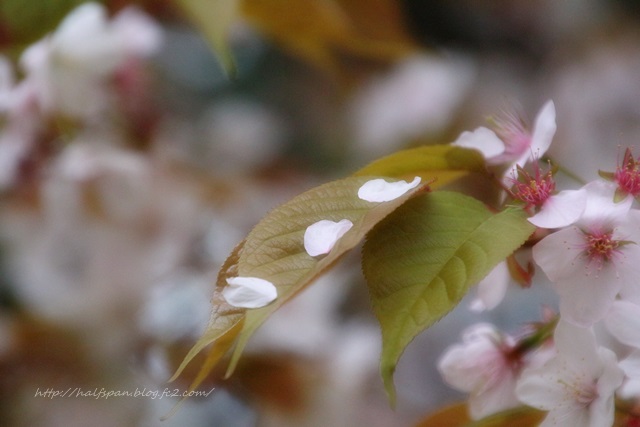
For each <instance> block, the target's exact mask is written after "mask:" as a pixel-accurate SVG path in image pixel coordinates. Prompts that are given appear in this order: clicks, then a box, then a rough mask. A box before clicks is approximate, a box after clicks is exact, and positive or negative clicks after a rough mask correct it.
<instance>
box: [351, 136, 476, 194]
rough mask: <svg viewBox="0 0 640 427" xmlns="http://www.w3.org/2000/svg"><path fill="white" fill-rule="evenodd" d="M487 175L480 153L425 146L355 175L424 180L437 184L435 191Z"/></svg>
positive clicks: (382, 160)
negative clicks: (474, 174) (474, 175)
mask: <svg viewBox="0 0 640 427" xmlns="http://www.w3.org/2000/svg"><path fill="white" fill-rule="evenodd" d="M471 172H477V173H485V172H486V168H485V162H484V158H483V157H482V155H481V154H480V153H479V152H478V151H476V150H470V149H467V148H462V147H456V146H453V145H424V146H421V147H417V148H410V149H407V150H402V151H398V152H396V153H393V154H391V155H389V156H387V157H383V158H381V159H378V160H376V161H374V162H373V163H370V164H369V165H367V166H365V167H364V168H362V169H360V170H359V171H357V172H356V173H355V174H354V175H356V176H363V175H383V176H393V177H396V178H402V179H407V178H408V179H411V178H413V177H414V176H420V177H422V178H423V179H424V180H427V181H433V180H435V181H434V182H433V183H432V184H431V187H432V188H433V189H435V188H439V187H442V186H444V185H446V184H448V183H450V182H453V181H455V180H457V179H459V178H462V177H463V176H465V175H467V174H469V173H471Z"/></svg>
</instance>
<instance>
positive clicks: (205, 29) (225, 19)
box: [174, 0, 240, 76]
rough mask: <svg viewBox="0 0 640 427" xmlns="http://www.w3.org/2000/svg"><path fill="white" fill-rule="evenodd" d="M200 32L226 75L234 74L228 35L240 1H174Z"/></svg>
mask: <svg viewBox="0 0 640 427" xmlns="http://www.w3.org/2000/svg"><path fill="white" fill-rule="evenodd" d="M174 1H175V2H176V4H177V5H178V6H179V7H180V8H181V9H182V10H183V11H184V12H185V14H186V15H187V16H188V18H189V19H191V21H192V22H193V23H194V24H195V25H196V27H197V28H199V29H200V31H202V33H203V34H204V36H205V38H206V39H207V41H208V42H209V44H211V47H212V48H213V49H214V51H215V52H216V53H217V54H218V58H219V59H220V62H221V64H222V67H223V68H224V69H225V71H226V72H227V74H229V75H231V76H233V75H235V73H236V63H235V61H234V59H233V53H232V52H231V48H230V47H229V42H228V33H229V29H230V27H231V25H232V24H233V23H234V22H235V21H236V19H237V17H238V10H239V2H240V0H174Z"/></svg>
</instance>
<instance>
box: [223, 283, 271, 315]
mask: <svg viewBox="0 0 640 427" xmlns="http://www.w3.org/2000/svg"><path fill="white" fill-rule="evenodd" d="M227 284H228V286H225V288H224V289H222V296H223V297H224V299H225V300H227V302H228V303H229V305H232V306H234V307H241V308H260V307H264V306H266V305H268V304H269V303H271V302H272V301H273V300H275V299H276V298H277V297H278V291H277V289H276V287H275V286H274V285H273V283H271V282H269V281H268V280H264V279H260V278H258V277H231V278H228V279H227Z"/></svg>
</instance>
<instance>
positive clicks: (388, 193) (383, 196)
mask: <svg viewBox="0 0 640 427" xmlns="http://www.w3.org/2000/svg"><path fill="white" fill-rule="evenodd" d="M420 181H421V179H420V177H419V176H416V177H415V178H413V181H411V182H407V181H395V182H388V181H385V180H384V179H382V178H377V179H372V180H371V181H367V182H365V183H364V184H363V185H362V186H361V187H360V188H359V189H358V197H359V198H361V199H362V200H366V201H367V202H376V203H381V202H389V201H391V200H395V199H397V198H398V197H400V196H402V195H404V194H405V193H406V192H407V191H409V190H411V189H413V188H416V187H417V186H418V185H420Z"/></svg>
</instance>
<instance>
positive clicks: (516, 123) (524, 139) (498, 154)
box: [453, 100, 556, 170]
mask: <svg viewBox="0 0 640 427" xmlns="http://www.w3.org/2000/svg"><path fill="white" fill-rule="evenodd" d="M555 132H556V110H555V106H554V104H553V101H550V100H549V101H547V102H546V103H545V104H544V105H543V106H542V108H541V109H540V111H539V112H538V115H537V116H536V119H535V122H534V125H533V129H532V130H530V129H527V128H526V126H525V125H524V123H523V120H522V119H520V118H519V117H517V116H516V115H514V114H510V115H507V116H506V117H505V118H503V119H498V120H497V129H496V132H494V131H492V130H491V129H488V128H485V127H479V128H477V129H475V130H474V131H473V132H463V133H462V134H461V135H460V136H459V137H458V139H457V140H456V141H454V142H453V145H457V146H460V147H465V148H472V149H475V150H478V151H480V152H481V153H482V155H483V156H484V157H485V159H486V160H487V163H488V164H489V165H502V164H506V165H508V168H507V170H512V169H513V168H514V167H515V166H516V165H518V166H521V167H522V166H524V165H525V163H527V162H530V161H532V160H534V159H538V158H540V157H542V156H543V155H544V153H546V152H547V150H548V149H549V146H550V145H551V141H552V139H553V136H554V135H555Z"/></svg>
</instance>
